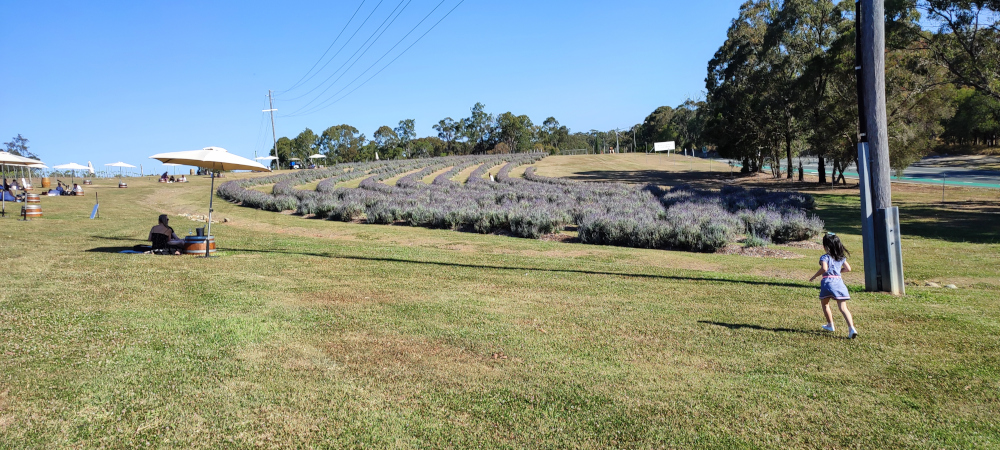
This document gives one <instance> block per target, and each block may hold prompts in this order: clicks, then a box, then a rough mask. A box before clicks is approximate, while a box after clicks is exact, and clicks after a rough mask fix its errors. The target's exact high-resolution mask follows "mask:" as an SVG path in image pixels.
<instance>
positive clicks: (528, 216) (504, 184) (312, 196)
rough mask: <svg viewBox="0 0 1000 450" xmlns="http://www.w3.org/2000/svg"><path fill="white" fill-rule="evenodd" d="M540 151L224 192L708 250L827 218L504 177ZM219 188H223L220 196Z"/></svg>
mask: <svg viewBox="0 0 1000 450" xmlns="http://www.w3.org/2000/svg"><path fill="white" fill-rule="evenodd" d="M542 157H544V155H541V154H519V155H491V156H465V157H446V158H431V159H425V160H409V161H392V162H382V163H368V164H357V165H351V166H348V165H342V166H337V167H334V168H331V169H328V170H330V172H328V173H324V174H321V175H322V176H328V177H330V178H328V179H326V180H324V181H322V182H320V184H319V186H318V187H317V189H316V190H315V191H302V190H295V189H294V186H296V185H301V184H304V183H305V182H306V181H303V180H305V179H306V178H308V177H305V176H299V177H296V178H294V179H292V178H288V179H281V180H278V181H277V183H278V184H280V185H281V187H280V188H279V186H278V184H276V185H275V188H274V190H273V193H274V195H272V196H270V197H271V198H272V199H271V200H266V199H263V197H267V194H265V193H262V192H259V191H255V190H253V189H245V188H246V187H247V186H248V185H247V184H246V183H244V184H242V185H240V186H239V187H240V188H243V189H244V191H245V192H244V193H242V194H239V195H235V194H233V193H232V192H229V191H234V189H229V188H227V195H224V198H227V199H230V200H234V201H241V202H243V204H244V205H246V206H251V207H262V208H263V209H270V210H278V209H277V208H283V209H295V210H297V212H299V213H300V214H314V215H316V216H317V217H323V218H327V219H331V220H343V221H351V220H357V219H361V218H364V219H366V220H367V222H368V223H381V224H387V223H395V222H400V221H405V222H407V223H409V224H410V225H413V226H422V227H429V228H448V229H464V230H474V231H477V232H480V233H496V232H502V233H507V234H511V235H514V236H520V237H527V238H537V237H539V236H541V235H544V234H548V233H552V232H555V231H558V230H560V229H562V228H563V227H564V226H566V225H570V224H575V225H577V226H578V227H579V236H580V240H581V241H582V242H584V243H588V244H603V245H618V246H628V247H642V248H676V249H686V250H692V251H714V250H716V249H718V248H720V247H723V246H725V245H726V244H727V243H729V242H732V241H733V240H735V239H736V238H737V237H738V236H741V235H745V236H748V237H752V238H753V239H754V240H755V241H762V242H776V243H781V242H787V241H795V240H803V239H809V238H811V237H814V236H816V235H817V234H819V233H820V232H821V231H822V229H823V222H822V221H821V220H819V219H818V218H816V217H815V216H810V215H809V214H807V212H806V211H807V210H809V209H812V207H813V199H812V198H811V197H810V196H808V195H804V194H799V193H790V192H778V191H766V190H763V189H751V190H747V189H743V188H741V187H726V188H723V189H722V190H720V191H708V190H698V189H694V188H691V187H686V186H680V187H675V188H672V189H669V190H664V189H661V188H659V187H657V186H653V185H648V186H636V185H626V184H621V183H584V182H574V181H570V180H564V179H557V178H548V177H543V176H540V175H538V174H537V173H535V170H534V168H533V167H528V168H527V169H526V170H525V173H524V177H523V178H520V177H510V172H511V170H513V169H514V168H515V167H518V166H521V165H525V164H531V163H533V162H535V161H538V160H539V159H541V158H542ZM500 164H503V165H504V166H503V167H502V168H501V170H500V171H499V173H498V174H497V177H496V182H491V181H490V180H489V179H487V178H485V174H486V173H487V171H489V170H490V168H492V167H496V166H497V165H500ZM473 165H478V167H477V168H476V169H475V171H473V173H472V175H471V176H470V177H469V180H468V181H467V182H466V183H465V184H460V183H456V182H454V181H452V180H451V178H453V177H454V176H455V175H456V174H457V173H459V172H460V171H462V170H465V169H467V168H468V167H471V166H473ZM448 167H451V169H450V170H448V171H447V172H444V173H442V174H441V175H439V176H438V177H436V178H435V180H434V182H432V183H431V184H426V183H423V182H421V181H420V180H421V179H422V178H424V177H427V176H429V175H431V174H433V173H434V172H437V171H440V170H443V169H445V168H448ZM417 169H421V170H417ZM411 171H415V172H413V173H411V174H408V175H407V176H404V177H402V178H400V180H399V181H398V182H397V183H396V184H395V186H390V185H388V184H385V183H383V182H382V181H384V180H386V179H388V178H392V177H394V176H397V175H399V174H401V173H405V172H411ZM366 175H367V177H366V178H365V180H363V181H362V182H361V184H360V185H359V188H356V189H345V188H336V187H335V185H336V183H339V182H340V181H343V180H344V179H349V178H358V177H361V176H366ZM318 176H320V175H317V176H314V177H312V178H311V180H315V179H316V177H318ZM269 178H272V177H265V179H268V181H270V180H269ZM241 181H243V180H241ZM271 182H274V181H271ZM227 184H228V183H227ZM259 184H264V183H259ZM222 190H223V189H222V188H221V187H220V195H222ZM241 196H242V197H241ZM262 196H263V197H262ZM244 197H245V198H244ZM258 198H260V199H258ZM268 201H270V202H273V204H268V203H267V202H268ZM258 205H264V206H258Z"/></svg>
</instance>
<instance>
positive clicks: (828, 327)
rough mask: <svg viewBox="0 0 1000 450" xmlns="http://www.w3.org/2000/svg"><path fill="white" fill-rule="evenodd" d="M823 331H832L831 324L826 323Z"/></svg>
mask: <svg viewBox="0 0 1000 450" xmlns="http://www.w3.org/2000/svg"><path fill="white" fill-rule="evenodd" d="M823 329H824V330H826V331H830V332H832V331H833V324H832V323H828V324H826V325H823Z"/></svg>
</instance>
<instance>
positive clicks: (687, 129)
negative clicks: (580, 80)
mask: <svg viewBox="0 0 1000 450" xmlns="http://www.w3.org/2000/svg"><path fill="white" fill-rule="evenodd" d="M702 107H703V103H702V102H695V101H691V100H689V101H687V102H685V103H684V104H682V105H680V106H678V107H677V108H671V107H669V106H663V107H660V108H657V109H656V110H655V111H653V112H652V113H651V114H650V115H649V116H648V117H647V118H646V119H645V120H644V121H643V122H642V123H640V124H636V125H634V126H632V127H629V128H620V129H617V130H605V131H600V130H589V131H587V132H572V131H571V130H570V129H569V128H568V127H566V126H565V125H562V124H560V123H559V121H558V120H556V118H555V117H548V118H546V119H545V120H544V121H542V123H540V124H536V123H535V122H533V121H532V120H531V118H530V117H528V116H527V115H517V114H514V113H512V112H505V113H501V114H493V113H489V112H487V111H486V106H485V105H483V104H482V103H476V104H475V105H474V106H473V107H472V108H471V109H470V115H469V117H464V118H459V119H453V118H451V117H446V118H444V119H441V120H440V121H438V123H436V124H434V125H433V128H434V130H435V131H437V135H436V136H427V137H421V138H417V137H416V132H415V127H416V124H415V121H414V120H413V119H405V120H401V121H399V123H398V125H397V126H396V127H390V126H388V125H383V126H381V127H379V128H378V129H377V130H375V132H374V133H372V135H371V137H370V138H369V137H367V136H366V135H365V134H364V133H361V132H360V131H359V130H358V129H357V128H355V127H353V126H350V125H346V124H343V125H334V126H331V127H329V128H327V129H325V130H323V132H321V133H319V134H316V132H314V131H313V130H311V129H309V128H306V129H305V130H303V131H302V132H301V133H299V134H298V135H297V136H295V137H292V138H289V137H281V138H279V139H278V140H277V145H276V147H275V148H272V149H271V155H272V156H278V157H279V158H280V159H279V161H280V162H281V164H282V166H286V165H287V162H288V161H289V160H290V159H291V158H297V159H298V160H302V161H305V160H306V159H307V158H308V157H309V156H310V155H313V154H317V153H319V154H322V155H325V156H326V161H327V162H328V163H343V162H358V161H372V160H374V159H375V157H376V154H377V155H378V157H379V158H381V159H400V158H422V157H432V156H448V155H470V154H503V153H523V152H548V153H553V154H555V153H559V152H562V151H566V150H585V151H587V152H588V153H607V152H620V151H630V152H631V151H646V149H647V148H649V147H650V146H651V145H652V143H653V142H660V141H670V140H673V141H679V145H687V146H690V147H694V146H697V145H701V144H702V142H701V139H700V135H701V128H703V122H704V120H703V119H702V117H701V115H699V114H698V111H699V109H700V108H702Z"/></svg>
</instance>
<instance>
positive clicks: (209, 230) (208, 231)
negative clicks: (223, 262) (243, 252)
mask: <svg viewBox="0 0 1000 450" xmlns="http://www.w3.org/2000/svg"><path fill="white" fill-rule="evenodd" d="M212 200H215V170H213V171H212V190H211V194H210V195H209V196H208V228H206V231H205V257H206V258H208V257H209V254H208V250H209V248H210V247H209V245H208V242H209V239H211V238H212Z"/></svg>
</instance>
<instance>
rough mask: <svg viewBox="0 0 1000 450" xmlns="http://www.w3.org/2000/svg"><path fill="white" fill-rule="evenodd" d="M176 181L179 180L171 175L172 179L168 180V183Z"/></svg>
mask: <svg viewBox="0 0 1000 450" xmlns="http://www.w3.org/2000/svg"><path fill="white" fill-rule="evenodd" d="M175 182H177V180H175V179H174V176H173V175H171V176H170V181H167V183H175Z"/></svg>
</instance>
